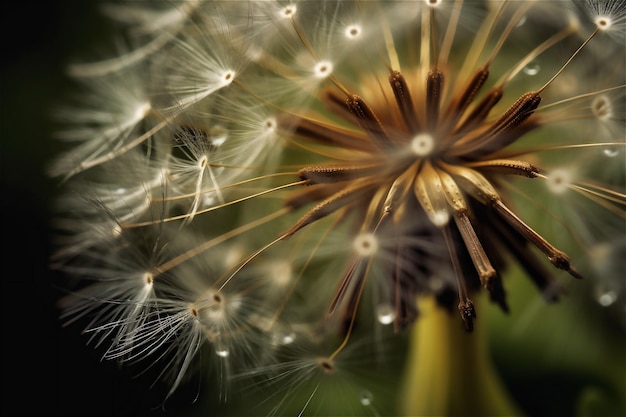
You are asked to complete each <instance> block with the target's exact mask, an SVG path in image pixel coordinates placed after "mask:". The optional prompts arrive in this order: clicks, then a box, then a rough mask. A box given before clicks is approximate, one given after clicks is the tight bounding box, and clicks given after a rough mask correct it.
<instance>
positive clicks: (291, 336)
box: [280, 332, 296, 345]
mask: <svg viewBox="0 0 626 417" xmlns="http://www.w3.org/2000/svg"><path fill="white" fill-rule="evenodd" d="M294 340H296V334H295V333H294V332H291V333H288V334H286V335H283V336H282V338H281V340H280V341H281V342H282V344H283V345H290V344H292V343H293V341H294Z"/></svg>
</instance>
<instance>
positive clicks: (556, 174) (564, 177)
mask: <svg viewBox="0 0 626 417" xmlns="http://www.w3.org/2000/svg"><path fill="white" fill-rule="evenodd" d="M572 180H573V177H572V173H571V171H570V170H569V169H565V168H559V169H555V170H553V171H551V172H550V173H549V174H548V175H547V186H548V189H549V190H550V191H551V192H553V193H555V194H563V193H565V192H567V190H569V189H570V187H571V185H572Z"/></svg>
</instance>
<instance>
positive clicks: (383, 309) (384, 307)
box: [376, 303, 396, 326]
mask: <svg viewBox="0 0 626 417" xmlns="http://www.w3.org/2000/svg"><path fill="white" fill-rule="evenodd" d="M376 318H377V319H378V322H379V323H380V324H384V325H385V326H386V325H388V324H391V323H393V321H394V320H395V318H396V312H395V310H394V309H393V306H392V305H391V304H387V303H385V304H380V305H378V306H377V307H376Z"/></svg>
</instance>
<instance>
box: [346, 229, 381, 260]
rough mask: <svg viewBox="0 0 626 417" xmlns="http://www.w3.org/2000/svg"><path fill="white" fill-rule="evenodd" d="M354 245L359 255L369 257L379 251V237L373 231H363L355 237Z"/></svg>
mask: <svg viewBox="0 0 626 417" xmlns="http://www.w3.org/2000/svg"><path fill="white" fill-rule="evenodd" d="M352 246H353V248H354V251H355V252H356V254H357V255H359V256H364V257H369V256H372V255H374V254H375V253H376V252H377V251H378V238H377V237H376V235H374V234H373V233H361V234H359V235H357V236H356V237H355V238H354V241H353V242H352Z"/></svg>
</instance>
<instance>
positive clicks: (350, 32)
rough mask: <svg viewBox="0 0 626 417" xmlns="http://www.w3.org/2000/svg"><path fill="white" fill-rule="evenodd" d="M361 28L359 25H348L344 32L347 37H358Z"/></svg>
mask: <svg viewBox="0 0 626 417" xmlns="http://www.w3.org/2000/svg"><path fill="white" fill-rule="evenodd" d="M362 32H363V29H362V28H361V26H360V25H356V24H355V25H349V26H348V27H346V29H345V31H344V34H345V36H346V38H348V39H358V38H360V37H361V34H362Z"/></svg>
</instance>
